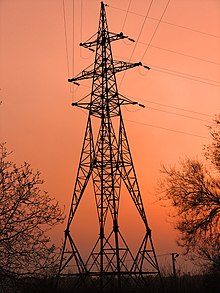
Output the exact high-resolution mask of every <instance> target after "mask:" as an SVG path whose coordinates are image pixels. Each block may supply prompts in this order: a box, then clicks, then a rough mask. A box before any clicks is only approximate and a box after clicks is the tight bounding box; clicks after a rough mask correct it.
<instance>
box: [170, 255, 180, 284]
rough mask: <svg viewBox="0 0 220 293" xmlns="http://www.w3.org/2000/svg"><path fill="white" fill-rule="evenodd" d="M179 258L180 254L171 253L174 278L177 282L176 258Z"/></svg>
mask: <svg viewBox="0 0 220 293" xmlns="http://www.w3.org/2000/svg"><path fill="white" fill-rule="evenodd" d="M178 256H179V254H178V253H176V252H173V253H171V257H172V266H173V278H174V280H175V281H176V258H177V257H178Z"/></svg>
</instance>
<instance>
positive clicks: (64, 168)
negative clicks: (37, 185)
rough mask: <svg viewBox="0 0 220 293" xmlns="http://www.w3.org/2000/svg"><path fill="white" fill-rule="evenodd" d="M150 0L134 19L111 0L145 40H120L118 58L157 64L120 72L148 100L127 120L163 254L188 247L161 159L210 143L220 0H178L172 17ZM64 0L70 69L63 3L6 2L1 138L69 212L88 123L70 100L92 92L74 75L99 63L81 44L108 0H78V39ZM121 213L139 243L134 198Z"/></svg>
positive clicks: (116, 22) (116, 26)
mask: <svg viewBox="0 0 220 293" xmlns="http://www.w3.org/2000/svg"><path fill="white" fill-rule="evenodd" d="M150 2H151V1H150V0H148V1H147V0H133V1H131V5H130V11H131V12H133V13H128V14H127V17H126V10H127V8H128V5H129V3H130V0H121V1H117V0H108V1H106V2H105V3H107V4H108V5H109V7H107V8H106V11H107V17H108V24H109V29H110V31H112V32H120V31H122V28H123V32H124V34H126V35H128V36H129V37H131V38H133V39H135V40H138V44H137V45H135V43H129V42H128V41H119V42H117V44H116V43H114V45H113V47H112V49H113V53H114V56H115V58H116V59H121V60H129V59H130V57H131V54H132V58H131V60H132V61H134V62H137V61H140V60H141V61H142V62H143V63H144V64H146V65H149V66H150V67H151V68H152V69H151V70H150V71H148V72H147V71H146V70H144V69H143V68H141V69H138V68H135V69H132V70H129V71H127V72H126V74H125V76H124V77H123V73H120V74H118V75H117V80H118V84H120V86H119V92H120V93H121V94H123V95H125V96H128V97H132V99H133V100H136V101H139V102H140V103H142V104H145V106H146V108H139V107H137V106H126V107H124V108H123V117H124V119H125V124H126V129H127V134H128V139H129V142H130V147H131V151H132V156H133V159H134V164H135V169H136V173H137V176H138V180H139V185H140V188H141V191H142V197H143V201H144V204H145V208H146V212H147V216H148V220H149V223H150V227H151V228H152V230H153V241H154V245H155V247H156V250H157V252H158V254H164V253H169V252H173V251H179V248H178V247H177V246H176V243H175V239H176V232H175V231H174V229H173V227H172V225H171V224H170V223H168V221H169V219H168V217H167V214H168V212H169V209H168V208H167V209H165V208H164V207H162V206H161V203H158V202H156V203H155V201H156V200H157V198H156V196H155V189H156V183H157V181H158V179H159V178H160V173H159V169H160V166H161V163H164V164H174V163H176V162H177V161H178V160H179V158H180V157H184V156H189V157H195V156H198V157H200V156H201V154H202V148H203V145H204V144H207V143H209V139H207V138H208V137H209V133H208V129H207V127H206V126H207V125H209V124H210V123H211V120H212V117H211V116H214V114H217V113H219V106H220V103H219V97H220V54H219V52H220V1H218V0H171V1H170V2H169V4H168V6H167V9H166V11H165V13H164V15H163V12H164V9H165V7H166V5H167V3H168V1H167V0H154V1H153V4H152V6H151V9H150V11H149V14H148V18H147V19H146V21H145V17H144V16H145V15H146V13H147V10H148V8H149V5H150ZM64 3H65V9H66V15H65V16H66V29H67V42H68V48H67V52H68V61H69V62H68V67H69V74H68V69H67V54H66V45H65V30H64V14H63V1H62V0H53V1H52V0H38V1H35V0H0V50H1V51H0V88H1V91H0V100H2V105H1V106H0V119H1V120H0V123H1V124H0V131H1V132H0V138H1V141H6V142H7V144H8V148H9V149H11V150H14V155H13V156H14V159H15V161H16V162H17V163H21V162H23V161H28V162H30V163H31V164H32V166H33V168H35V169H39V170H40V171H41V172H42V177H43V178H44V179H45V181H46V183H45V189H46V190H48V191H49V193H50V195H51V196H54V197H55V198H56V199H57V200H59V202H60V204H61V206H63V205H65V207H66V212H68V210H69V204H70V201H71V196H72V189H73V185H74V179H75V176H76V171H77V167H78V161H79V155H80V152H81V145H82V139H83V136H84V128H85V123H86V120H87V117H86V116H87V113H86V112H85V113H84V112H83V111H81V110H80V109H77V108H73V107H71V102H72V101H73V100H78V99H80V98H82V97H83V96H84V95H86V94H87V93H89V87H87V86H90V82H82V83H81V86H80V87H77V88H75V89H74V95H73V93H72V92H73V88H70V85H69V84H68V82H67V78H68V77H73V75H74V74H77V73H78V72H80V71H81V70H83V69H84V68H85V67H87V66H88V65H90V64H91V63H93V58H94V54H93V53H92V52H90V51H87V50H86V49H80V47H79V46H78V44H79V43H80V42H81V41H85V40H87V39H88V38H89V37H90V36H91V35H92V34H94V33H95V32H96V31H97V26H98V17H99V9H100V1H97V0H75V1H74V3H75V5H74V7H75V9H74V38H73V37H72V36H73V9H72V3H73V0H65V1H64ZM116 8H117V9H116ZM123 10H125V11H123ZM162 15H163V17H162V19H161V16H162ZM125 17H126V19H125ZM159 19H161V22H160V23H159V26H158V20H159ZM125 20H126V21H125ZM144 21H145V23H144ZM143 23H144V26H143ZM142 27H143V28H142ZM187 28H188V29H187ZM140 31H141V34H140ZM152 37H153V38H152ZM73 42H74V50H73V45H72V44H73ZM149 42H150V46H149V47H148V46H147V44H148V43H149ZM134 48H135V50H134ZM146 49H147V51H146ZM145 51H146V52H145ZM132 52H133V53H132ZM73 53H74V54H73ZM73 55H74V60H73ZM73 64H74V66H73ZM162 68H163V69H162ZM167 70H169V71H167ZM161 71H163V72H161ZM164 71H166V72H164ZM180 73H182V74H180ZM183 74H185V75H183ZM177 75H181V76H177ZM122 77H123V81H122V82H121V83H120V81H121V79H122ZM84 85H85V86H84ZM139 99H140V100H139ZM168 106H172V107H176V108H171V107H168ZM177 108H181V109H185V110H189V111H193V112H187V111H183V110H180V109H177ZM168 112H172V113H174V114H171V113H168ZM195 112H199V113H203V114H206V115H207V116H205V115H201V114H196V113H195ZM181 115H185V116H190V117H192V118H194V119H192V118H186V117H183V116H181ZM209 115H210V116H209ZM196 119H197V120H196ZM131 121H133V122H131ZM163 128H166V129H170V130H173V131H168V130H166V129H163ZM176 131H177V132H176ZM181 132H184V133H191V134H194V135H198V136H199V137H196V136H191V135H187V134H184V133H181ZM126 196H127V198H126ZM90 204H94V203H93V198H89V196H88V200H87V198H86V196H85V199H83V201H82V208H81V211H79V214H81V216H80V215H79V216H78V218H77V219H76V220H77V221H78V222H80V229H81V231H83V229H85V233H80V232H79V230H78V232H76V233H78V234H77V236H78V237H79V243H81V245H82V247H83V249H85V250H86V248H87V244H88V243H87V242H91V239H93V237H95V238H96V236H97V235H96V234H95V236H93V235H94V231H93V228H92V227H93V226H94V227H96V222H97V219H96V215H95V213H94V215H93V214H92V215H91V218H89V219H88V211H90ZM121 211H122V213H121V220H120V221H121V222H120V223H121V226H123V227H124V231H125V234H126V237H127V239H128V242H129V243H131V244H130V245H131V246H133V247H135V242H136V241H135V240H134V239H136V235H135V233H134V232H135V231H131V229H129V228H130V221H131V219H133V218H134V219H136V220H135V221H137V227H138V228H137V230H138V231H141V229H142V226H141V223H139V219H137V218H136V211H135V209H134V207H133V205H132V204H131V202H130V199H129V198H128V195H125V199H122V206H121ZM88 220H89V223H90V226H89V229H88ZM132 221H133V220H132ZM139 226H140V227H139ZM63 230H64V226H62V227H60V228H58V229H57V231H56V233H55V235H54V238H55V239H56V241H57V242H58V243H59V242H60V241H61V239H62V237H63ZM95 233H96V232H95ZM87 239H90V240H89V241H88V240H87Z"/></svg>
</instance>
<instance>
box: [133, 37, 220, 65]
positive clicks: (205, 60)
mask: <svg viewBox="0 0 220 293" xmlns="http://www.w3.org/2000/svg"><path fill="white" fill-rule="evenodd" d="M138 44H141V45H149V44H147V43H144V42H138ZM149 47H152V48H156V49H160V50H163V51H167V52H171V53H175V54H178V55H182V56H186V57H190V58H193V59H197V60H200V61H203V62H208V63H212V64H215V65H220V63H217V62H214V61H211V60H207V59H203V58H199V57H195V56H192V55H188V54H185V53H181V52H177V51H174V50H170V49H165V48H162V47H159V46H154V45H149Z"/></svg>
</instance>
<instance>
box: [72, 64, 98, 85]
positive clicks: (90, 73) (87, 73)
mask: <svg viewBox="0 0 220 293" xmlns="http://www.w3.org/2000/svg"><path fill="white" fill-rule="evenodd" d="M92 66H93V64H92V65H90V66H89V67H87V68H86V69H84V70H83V71H82V72H80V73H79V74H78V75H76V76H75V77H73V78H68V82H73V83H75V84H78V83H77V82H76V81H78V80H83V79H89V78H93V75H94V69H93V68H92V69H91V67H92Z"/></svg>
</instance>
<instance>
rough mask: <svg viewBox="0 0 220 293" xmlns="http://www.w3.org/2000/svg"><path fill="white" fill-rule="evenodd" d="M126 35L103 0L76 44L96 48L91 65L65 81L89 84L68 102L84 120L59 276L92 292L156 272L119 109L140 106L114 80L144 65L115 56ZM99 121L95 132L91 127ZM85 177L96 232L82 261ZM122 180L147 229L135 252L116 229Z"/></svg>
mask: <svg viewBox="0 0 220 293" xmlns="http://www.w3.org/2000/svg"><path fill="white" fill-rule="evenodd" d="M125 38H127V39H129V38H128V37H127V36H125V35H123V33H119V34H114V33H111V32H109V30H108V24H107V18H106V11H105V5H104V3H103V2H101V11H100V18H99V25H98V32H97V34H96V35H95V37H92V38H91V39H89V40H87V41H86V42H84V43H80V46H82V47H84V48H87V49H89V50H91V51H94V52H95V60H94V64H92V65H91V66H89V67H87V68H86V69H85V70H83V71H82V72H81V73H80V74H78V75H77V76H75V77H73V78H71V79H69V80H68V81H69V82H72V83H74V84H77V85H79V82H80V81H82V80H85V79H89V78H91V79H92V89H91V92H90V94H89V95H88V96H86V97H85V98H84V99H81V100H80V101H79V102H75V103H73V104H72V105H73V106H76V107H79V108H83V109H86V110H88V120H87V125H86V130H85V136H84V140H83V146H82V152H81V156H80V162H79V167H78V171H77V177H76V182H75V187H74V192H73V196H72V201H71V206H70V211H69V216H68V221H67V226H66V230H65V234H64V244H63V250H62V254H61V261H60V267H59V276H58V277H59V279H60V281H62V280H64V281H65V280H67V279H68V278H73V280H75V281H76V282H75V283H74V284H75V285H74V286H76V287H77V286H81V287H83V286H85V284H87V283H88V284H91V286H94V288H95V291H96V292H97V291H100V292H105V290H109V288H112V291H113V292H115V291H119V290H120V289H121V288H126V286H127V287H129V288H132V287H133V288H134V287H135V286H136V287H141V286H142V285H143V284H146V282H148V281H149V280H152V278H153V276H155V277H156V276H160V271H159V266H158V262H157V258H156V253H155V250H154V246H153V241H152V236H151V229H150V228H149V225H148V222H147V217H146V214H145V210H144V206H143V202H142V197H141V193H140V189H139V185H138V181H137V177H136V173H135V169H134V164H133V160H132V156H131V152H130V147H129V143H128V139H127V134H126V130H125V125H124V121H123V117H122V112H121V107H122V106H124V105H135V104H136V105H139V106H142V107H143V105H140V104H138V103H137V102H133V101H131V100H130V99H128V98H126V97H124V96H122V95H120V94H119V93H118V88H117V82H116V74H117V73H119V72H121V71H124V70H128V69H131V68H134V67H137V66H143V65H142V63H141V62H139V63H130V62H124V61H116V60H114V59H113V55H112V49H111V43H112V42H114V41H117V40H121V39H125ZM130 40H131V39H130ZM144 67H145V68H146V69H147V70H148V69H150V68H149V67H147V66H144ZM88 98H89V101H87V99H88ZM97 124H98V125H99V126H98V131H97V132H95V125H97ZM89 180H91V181H92V184H93V188H94V195H95V202H96V208H97V214H98V225H99V234H98V238H97V241H96V242H95V244H94V247H93V248H92V250H91V252H90V254H89V256H88V259H87V260H84V259H83V257H82V256H81V254H80V251H79V249H78V248H77V246H76V243H75V241H74V238H73V235H74V231H73V229H72V226H73V224H74V218H75V215H76V212H77V210H78V207H79V204H80V202H81V199H82V197H83V195H84V193H86V187H87V184H88V182H89ZM122 185H124V186H125V188H126V189H127V193H128V195H129V196H130V197H131V199H132V201H133V204H134V206H135V208H136V209H137V211H138V213H139V216H140V220H141V221H142V223H143V228H144V229H143V230H145V233H144V238H143V240H142V242H141V244H140V247H139V249H138V250H137V252H136V254H135V255H133V253H132V251H131V250H130V248H129V246H128V244H127V242H126V240H125V238H124V237H123V235H122V232H121V230H120V229H119V202H120V196H121V189H122ZM88 217H89V215H88ZM88 220H89V219H88ZM107 221H111V223H112V229H110V230H109V225H106V223H107ZM131 221H132V220H131ZM128 225H130V222H128ZM88 229H89V227H88ZM134 233H135V231H134ZM66 278H67V279H66ZM89 286H90V285H89Z"/></svg>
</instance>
